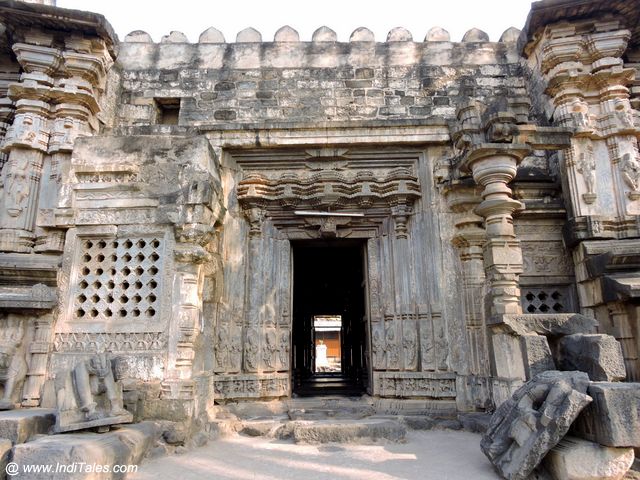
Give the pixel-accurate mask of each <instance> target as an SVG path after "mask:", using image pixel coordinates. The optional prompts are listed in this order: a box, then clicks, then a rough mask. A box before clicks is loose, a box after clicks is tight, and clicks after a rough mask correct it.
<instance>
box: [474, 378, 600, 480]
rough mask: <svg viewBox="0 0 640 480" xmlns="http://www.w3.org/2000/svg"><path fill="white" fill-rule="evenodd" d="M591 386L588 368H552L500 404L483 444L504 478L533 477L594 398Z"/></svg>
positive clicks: (521, 479) (510, 479)
mask: <svg viewBox="0 0 640 480" xmlns="http://www.w3.org/2000/svg"><path fill="white" fill-rule="evenodd" d="M588 385H589V377H588V376H587V374H586V373H582V372H558V371H555V370H550V371H546V372H543V373H541V374H539V375H537V376H535V377H534V378H533V379H532V380H530V381H528V382H527V383H526V384H525V385H523V386H522V387H520V388H519V389H518V390H517V391H516V392H515V393H514V394H513V397H512V398H510V399H509V400H507V401H505V402H504V403H503V404H502V405H500V406H499V407H498V409H497V410H496V412H495V413H494V414H493V417H492V418H491V423H490V424H489V428H488V429H487V431H486V433H485V435H484V436H483V437H482V441H481V444H480V446H481V448H482V451H483V452H484V454H485V455H486V456H487V457H488V458H489V460H491V463H493V465H494V467H495V468H496V469H497V470H498V472H499V473H500V474H501V475H502V476H503V477H504V478H506V479H507V480H525V479H526V478H528V476H529V475H530V474H531V472H532V471H533V469H534V468H535V467H536V466H537V465H538V464H539V463H540V461H541V460H542V459H543V457H544V456H545V455H546V453H547V452H548V451H549V450H550V449H551V448H553V447H554V446H555V445H556V444H557V443H558V442H559V441H560V439H561V438H562V437H563V436H564V435H565V434H566V433H567V431H568V430H569V427H570V426H571V423H572V422H573V421H574V420H575V419H576V417H577V416H578V414H579V413H580V411H581V410H582V409H583V408H584V407H586V406H587V405H588V404H589V402H591V397H589V396H588V395H587V394H586V392H587V387H588Z"/></svg>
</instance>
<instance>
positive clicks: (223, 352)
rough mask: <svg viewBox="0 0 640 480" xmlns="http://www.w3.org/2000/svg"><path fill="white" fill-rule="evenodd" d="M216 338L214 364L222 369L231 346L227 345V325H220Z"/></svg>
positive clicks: (226, 363) (225, 364)
mask: <svg viewBox="0 0 640 480" xmlns="http://www.w3.org/2000/svg"><path fill="white" fill-rule="evenodd" d="M216 340H217V341H216V351H215V357H216V365H217V367H218V368H221V369H224V368H226V367H227V365H228V360H229V350H230V348H231V345H229V330H228V329H227V327H224V326H221V327H220V328H219V329H218V334H217V336H216Z"/></svg>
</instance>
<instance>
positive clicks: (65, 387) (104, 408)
mask: <svg viewBox="0 0 640 480" xmlns="http://www.w3.org/2000/svg"><path fill="white" fill-rule="evenodd" d="M56 398H57V404H58V414H57V418H56V425H55V429H56V431H58V432H67V431H72V430H82V429H86V428H93V427H104V426H108V425H115V424H119V423H130V422H132V421H133V415H132V414H131V413H129V412H127V411H126V410H125V409H124V407H123V402H122V385H121V384H120V383H119V382H116V381H115V379H114V376H113V370H112V364H111V359H110V358H109V356H108V354H106V353H99V354H96V355H94V356H93V357H90V358H89V359H88V360H86V361H81V362H79V363H78V364H76V366H75V367H74V368H73V369H72V370H71V371H68V372H64V373H62V374H60V375H59V376H58V377H56Z"/></svg>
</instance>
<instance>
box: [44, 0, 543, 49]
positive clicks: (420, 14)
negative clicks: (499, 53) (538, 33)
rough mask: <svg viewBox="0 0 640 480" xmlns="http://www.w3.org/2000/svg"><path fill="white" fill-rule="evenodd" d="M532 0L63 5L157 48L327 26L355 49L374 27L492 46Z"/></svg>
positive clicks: (267, 37)
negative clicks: (164, 42)
mask: <svg viewBox="0 0 640 480" xmlns="http://www.w3.org/2000/svg"><path fill="white" fill-rule="evenodd" d="M530 5H531V0H386V1H380V0H306V1H305V0H261V1H258V0H173V1H166V0H57V6H58V7H63V8H73V9H78V10H88V11H91V12H96V13H101V14H103V15H104V16H105V17H106V18H107V20H108V21H109V22H110V23H111V25H112V26H113V28H114V29H115V31H116V33H117V34H118V37H119V38H120V40H122V39H124V37H125V35H126V34H127V33H129V32H131V31H133V30H144V31H146V32H147V33H149V34H150V35H151V37H152V38H153V40H154V41H156V42H159V41H160V39H161V38H162V36H163V35H167V34H168V33H169V32H170V31H172V30H178V31H181V32H183V33H184V34H186V35H187V38H188V39H189V41H190V42H194V43H195V42H197V41H198V37H199V36H200V33H202V32H203V31H204V30H206V29H207V28H209V27H215V28H217V29H218V30H220V31H221V32H222V33H223V34H224V36H225V39H226V41H227V42H234V41H235V38H236V34H237V33H238V32H239V31H240V30H243V29H244V28H246V27H253V28H255V29H256V30H258V31H259V32H260V33H262V39H263V40H264V41H272V40H273V35H274V33H275V32H276V30H278V29H279V28H280V27H282V26H283V25H289V26H291V27H293V28H294V29H296V30H297V31H298V33H299V34H300V39H301V40H303V41H309V40H311V35H312V34H313V32H314V31H315V30H316V29H317V28H318V27H320V26H322V25H326V26H328V27H329V28H331V29H333V30H334V31H335V32H336V33H337V34H338V41H340V42H347V41H349V36H350V35H351V32H353V30H355V29H356V28H358V27H367V28H369V29H370V30H372V31H373V33H374V34H375V38H376V41H379V42H383V41H385V40H386V37H387V33H388V32H389V30H391V29H392V28H394V27H399V26H400V27H405V28H407V29H408V30H409V31H410V32H411V33H412V34H413V39H414V40H415V41H422V40H423V39H424V36H425V35H426V33H427V31H428V30H429V29H430V28H431V27H433V26H440V27H442V28H444V29H445V30H448V31H449V33H450V34H451V40H452V41H460V40H461V39H462V36H463V35H464V32H466V31H467V30H469V29H470V28H473V27H477V28H479V29H481V30H484V31H485V32H487V33H488V34H489V38H490V40H492V41H497V40H498V39H499V38H500V35H501V34H502V32H503V31H505V30H506V29H507V28H509V27H516V28H519V29H521V28H522V27H523V26H524V23H525V20H526V18H527V13H528V12H529V7H530Z"/></svg>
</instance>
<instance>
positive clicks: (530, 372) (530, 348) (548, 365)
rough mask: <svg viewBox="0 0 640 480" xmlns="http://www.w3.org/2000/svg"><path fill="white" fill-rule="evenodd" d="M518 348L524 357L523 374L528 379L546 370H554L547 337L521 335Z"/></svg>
mask: <svg viewBox="0 0 640 480" xmlns="http://www.w3.org/2000/svg"><path fill="white" fill-rule="evenodd" d="M520 346H521V347H522V355H523V357H524V373H525V375H526V376H527V378H528V379H531V378H533V377H535V376H536V375H537V374H539V373H542V372H546V371H547V370H555V369H556V366H555V364H554V363H553V356H552V355H551V349H550V348H549V342H547V337H544V336H542V335H533V334H532V335H523V336H522V337H520Z"/></svg>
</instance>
